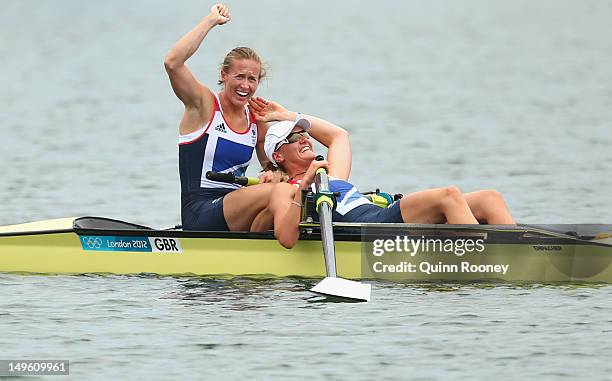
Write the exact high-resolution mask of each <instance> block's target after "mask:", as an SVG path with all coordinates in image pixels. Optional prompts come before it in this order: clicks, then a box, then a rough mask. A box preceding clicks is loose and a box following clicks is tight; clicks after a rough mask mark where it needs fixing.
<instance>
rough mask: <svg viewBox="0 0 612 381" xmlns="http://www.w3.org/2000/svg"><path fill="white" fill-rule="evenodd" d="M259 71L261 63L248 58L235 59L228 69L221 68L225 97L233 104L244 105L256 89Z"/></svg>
mask: <svg viewBox="0 0 612 381" xmlns="http://www.w3.org/2000/svg"><path fill="white" fill-rule="evenodd" d="M260 73H261V65H260V64H259V63H258V62H256V61H254V60H250V59H241V60H235V61H234V62H233V63H232V65H231V66H230V67H229V70H228V71H225V70H221V81H223V85H224V88H223V92H224V94H225V96H226V99H227V100H228V101H229V102H230V103H231V104H232V105H234V106H237V107H242V106H244V105H245V104H246V103H247V101H248V100H249V98H251V97H252V96H253V95H254V94H255V91H257V86H258V85H259V78H260Z"/></svg>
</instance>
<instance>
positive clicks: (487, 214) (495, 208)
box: [463, 190, 516, 225]
mask: <svg viewBox="0 0 612 381" xmlns="http://www.w3.org/2000/svg"><path fill="white" fill-rule="evenodd" d="M463 197H464V198H465V201H467V203H468V205H469V206H470V209H471V210H472V213H473V214H474V216H475V217H476V219H478V220H479V221H487V223H489V224H499V225H504V224H509V225H514V224H516V221H514V218H512V216H511V215H510V211H509V210H508V207H507V206H506V201H504V197H503V196H502V195H501V193H499V192H498V191H496V190H481V191H476V192H470V193H465V194H464V195H463Z"/></svg>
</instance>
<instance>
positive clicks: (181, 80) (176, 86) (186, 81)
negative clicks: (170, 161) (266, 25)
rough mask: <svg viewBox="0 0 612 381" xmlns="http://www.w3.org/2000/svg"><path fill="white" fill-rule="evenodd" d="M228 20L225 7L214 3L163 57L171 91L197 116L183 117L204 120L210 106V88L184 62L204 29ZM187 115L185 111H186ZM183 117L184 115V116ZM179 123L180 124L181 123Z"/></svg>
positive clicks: (211, 102) (205, 31) (207, 30)
mask: <svg viewBox="0 0 612 381" xmlns="http://www.w3.org/2000/svg"><path fill="white" fill-rule="evenodd" d="M229 20H230V14H229V9H227V7H225V6H223V5H222V4H215V5H214V6H213V7H212V8H211V9H210V13H209V14H208V15H207V16H206V17H204V19H202V21H200V23H198V25H196V26H195V28H193V29H192V30H191V31H190V32H189V33H187V34H186V35H185V36H183V37H182V38H181V39H180V40H179V41H178V42H177V43H176V44H175V45H174V46H173V47H172V49H170V51H169V52H168V54H167V55H166V58H165V59H164V66H165V68H166V72H167V73H168V77H169V78H170V83H171V85H172V90H174V93H175V94H176V96H177V97H178V98H179V99H180V100H181V102H183V104H184V105H185V108H186V110H187V111H188V110H191V111H192V112H191V113H192V114H195V113H194V112H193V111H196V112H197V114H199V115H191V116H190V117H189V118H187V119H194V116H195V119H198V118H197V116H199V117H200V119H204V118H207V117H209V116H210V113H211V110H212V107H213V104H214V103H213V102H214V101H213V99H212V97H213V95H212V93H211V92H210V90H209V89H208V88H207V87H206V86H204V85H203V84H202V83H200V82H198V80H197V79H196V78H195V77H194V75H193V73H192V72H191V70H189V68H188V67H187V65H185V62H186V61H187V60H188V59H189V58H190V57H191V56H192V55H193V54H194V53H195V52H196V51H197V50H198V48H199V47H200V44H201V43H202V41H203V40H204V37H206V35H207V34H208V32H209V31H210V30H211V29H212V28H213V27H215V26H216V25H223V24H225V23H226V22H228V21H229ZM186 117H187V112H186ZM184 119H186V118H184ZM182 124H183V123H182Z"/></svg>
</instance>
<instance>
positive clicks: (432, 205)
mask: <svg viewBox="0 0 612 381" xmlns="http://www.w3.org/2000/svg"><path fill="white" fill-rule="evenodd" d="M400 210H401V212H402V219H403V220H404V222H407V223H419V224H438V223H445V222H448V223H449V224H478V221H477V220H476V218H475V217H474V215H473V214H472V212H471V211H470V207H469V205H468V204H467V202H466V201H465V199H464V198H463V196H462V195H461V191H460V190H459V189H458V188H457V187H447V188H438V189H428V190H424V191H420V192H415V193H411V194H408V195H405V196H404V197H402V199H401V200H400Z"/></svg>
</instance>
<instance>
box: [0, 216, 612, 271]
mask: <svg viewBox="0 0 612 381" xmlns="http://www.w3.org/2000/svg"><path fill="white" fill-rule="evenodd" d="M300 229H301V234H300V241H299V242H298V244H297V245H296V246H295V247H294V248H293V249H290V250H287V249H284V248H283V247H282V246H280V245H279V244H278V243H277V241H276V240H275V239H274V236H273V234H272V233H271V232H269V233H247V232H197V231H182V230H180V229H176V228H173V229H163V230H160V229H151V228H148V227H146V226H141V225H137V224H132V223H128V222H124V221H118V220H113V219H108V218H100V217H80V218H63V219H55V220H47V221H39V222H34V223H27V224H19V225H11V226H4V227H0V272H13V273H15V272H17V273H42V274H86V273H98V274H139V273H151V274H160V275H215V276H263V277H268V276H270V277H286V276H297V277H323V276H325V261H324V259H323V257H322V256H321V234H320V229H319V225H318V224H316V223H310V224H307V223H303V224H301V225H300ZM333 231H334V236H335V241H336V261H337V268H338V276H341V277H344V278H349V279H384V280H400V281H439V280H442V281H498V280H499V281H509V282H601V283H612V266H610V263H611V262H612V234H610V231H612V229H610V226H609V225H590V226H589V225H584V226H581V225H575V226H572V225H549V226H542V225H540V226H530V225H516V226H507V225H506V226H502V225H500V226H495V225H413V224H346V223H345V224H341V223H334V225H333ZM418 242H421V244H419V245H417V243H418ZM468 243H470V244H471V245H469V247H468ZM426 244H427V245H426ZM430 244H431V245H430ZM457 248H460V249H461V250H457ZM467 249H471V251H470V250H467ZM381 251H382V252H383V254H381Z"/></svg>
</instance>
